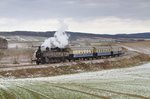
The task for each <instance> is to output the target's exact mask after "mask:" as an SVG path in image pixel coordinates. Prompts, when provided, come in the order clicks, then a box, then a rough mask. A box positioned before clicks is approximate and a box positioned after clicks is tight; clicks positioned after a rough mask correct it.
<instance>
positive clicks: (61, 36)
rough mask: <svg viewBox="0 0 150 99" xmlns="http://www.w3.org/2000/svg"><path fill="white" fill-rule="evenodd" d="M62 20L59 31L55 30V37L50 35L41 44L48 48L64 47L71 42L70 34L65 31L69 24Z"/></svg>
mask: <svg viewBox="0 0 150 99" xmlns="http://www.w3.org/2000/svg"><path fill="white" fill-rule="evenodd" d="M59 22H60V25H61V26H60V28H59V29H58V31H56V32H55V34H54V37H50V38H48V39H46V40H45V41H44V43H43V44H42V45H41V46H42V47H44V48H46V47H49V48H54V47H59V48H64V47H66V46H67V45H68V43H69V36H68V35H67V34H66V33H65V30H67V29H68V27H67V25H66V24H65V23H64V22H63V21H59Z"/></svg>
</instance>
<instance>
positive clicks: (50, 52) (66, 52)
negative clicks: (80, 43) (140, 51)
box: [35, 45, 124, 65]
mask: <svg viewBox="0 0 150 99" xmlns="http://www.w3.org/2000/svg"><path fill="white" fill-rule="evenodd" d="M123 53H124V51H123V47H121V46H117V45H115V46H99V47H92V46H90V47H67V48H58V47H55V48H48V47H47V48H46V50H44V51H43V50H41V46H39V47H38V50H37V51H36V53H35V57H36V60H35V61H36V64H37V65H39V64H49V63H59V62H65V61H69V62H70V61H76V60H90V59H99V58H104V57H115V56H120V55H122V54H123Z"/></svg>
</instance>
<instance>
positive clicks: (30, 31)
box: [0, 30, 150, 35]
mask: <svg viewBox="0 0 150 99" xmlns="http://www.w3.org/2000/svg"><path fill="white" fill-rule="evenodd" d="M56 31H57V30H56ZM56 31H55V30H54V31H26V30H22V31H0V33H2V32H8V33H11V32H35V33H36V32H42V33H47V32H56ZM65 32H71V33H82V34H93V35H119V34H124V35H128V34H143V33H150V32H148V31H147V32H134V33H118V34H117V33H116V34H112V33H107V34H105V33H90V32H80V31H79V32H78V31H65Z"/></svg>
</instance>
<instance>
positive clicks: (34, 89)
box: [0, 63, 150, 99]
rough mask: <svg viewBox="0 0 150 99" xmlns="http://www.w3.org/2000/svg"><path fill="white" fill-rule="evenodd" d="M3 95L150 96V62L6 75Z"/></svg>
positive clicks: (20, 98) (0, 83)
mask: <svg viewBox="0 0 150 99" xmlns="http://www.w3.org/2000/svg"><path fill="white" fill-rule="evenodd" d="M0 99H150V63H147V64H145V65H141V66H136V67H132V68H124V69H112V70H104V71H98V72H88V73H80V74H71V75H62V76H55V77H40V78H26V79H10V78H9V79H6V78H3V79H0Z"/></svg>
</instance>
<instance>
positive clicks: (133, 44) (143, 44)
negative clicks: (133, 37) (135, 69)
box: [121, 41, 150, 48]
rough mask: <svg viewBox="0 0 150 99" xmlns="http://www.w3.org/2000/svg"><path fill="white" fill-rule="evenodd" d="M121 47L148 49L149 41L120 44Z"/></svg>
mask: <svg viewBox="0 0 150 99" xmlns="http://www.w3.org/2000/svg"><path fill="white" fill-rule="evenodd" d="M121 45H125V46H129V47H140V48H143V47H150V41H137V42H131V43H122V44H121Z"/></svg>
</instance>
